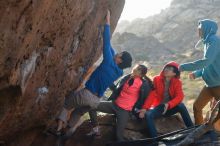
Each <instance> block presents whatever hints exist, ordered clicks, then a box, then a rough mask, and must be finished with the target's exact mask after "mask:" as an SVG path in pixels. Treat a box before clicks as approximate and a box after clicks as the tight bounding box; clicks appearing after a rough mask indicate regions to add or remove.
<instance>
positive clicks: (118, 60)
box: [49, 10, 132, 136]
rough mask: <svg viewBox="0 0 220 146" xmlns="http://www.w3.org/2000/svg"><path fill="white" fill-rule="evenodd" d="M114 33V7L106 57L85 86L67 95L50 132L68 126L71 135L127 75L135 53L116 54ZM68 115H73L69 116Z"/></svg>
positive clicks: (107, 31)
mask: <svg viewBox="0 0 220 146" xmlns="http://www.w3.org/2000/svg"><path fill="white" fill-rule="evenodd" d="M110 36H111V32H110V11H109V10H108V11H107V16H106V24H105V26H104V33H103V61H102V63H101V64H100V65H99V66H98V67H97V69H96V70H95V71H94V72H93V73H92V75H91V76H90V78H89V80H88V81H87V82H86V84H85V88H83V89H81V90H79V91H71V92H70V93H69V94H68V95H67V96H66V98H65V103H64V105H63V110H62V111H61V113H60V115H59V117H58V119H57V128H56V129H55V130H54V129H53V128H51V129H50V130H49V132H51V133H53V134H55V135H58V136H59V135H61V134H62V133H63V132H62V129H64V128H65V129H67V130H66V131H65V134H67V135H69V136H70V135H71V134H73V132H74V131H75V130H76V127H75V126H76V125H77V123H78V121H79V120H80V118H81V116H82V115H84V114H85V113H86V112H88V111H90V110H91V109H96V108H97V106H98V105H99V103H100V97H102V96H103V94H104V92H105V90H106V89H107V88H108V87H109V86H110V85H112V84H113V82H114V81H116V80H117V79H118V78H119V77H121V76H122V75H123V69H125V68H129V67H131V64H132V57H131V55H130V54H129V53H128V52H126V51H124V52H121V53H119V54H115V52H114V50H113V48H112V47H111V43H110ZM68 115H70V118H69V120H68ZM66 125H67V126H66ZM65 134H64V135H65Z"/></svg>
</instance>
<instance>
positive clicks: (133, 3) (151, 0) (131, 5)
mask: <svg viewBox="0 0 220 146" xmlns="http://www.w3.org/2000/svg"><path fill="white" fill-rule="evenodd" d="M171 1H172V0H125V7H124V10H123V12H122V15H121V18H120V21H121V20H129V21H131V20H133V19H135V18H146V17H148V16H151V15H154V14H157V13H160V11H161V10H162V9H165V8H167V7H169V5H170V3H171Z"/></svg>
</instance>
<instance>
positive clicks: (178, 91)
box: [139, 62, 193, 138]
mask: <svg viewBox="0 0 220 146" xmlns="http://www.w3.org/2000/svg"><path fill="white" fill-rule="evenodd" d="M178 67H179V66H178V64H177V63H176V62H169V63H168V64H166V65H165V67H164V69H163V70H162V72H161V73H160V75H158V76H155V77H154V79H153V84H154V90H152V91H151V93H150V95H149V96H148V97H147V98H146V100H145V103H144V105H143V109H141V110H140V113H139V117H140V118H144V117H145V119H146V122H147V127H148V129H149V134H150V136H151V137H152V138H153V137H157V131H156V128H155V124H154V119H155V118H159V117H161V116H171V115H174V114H176V113H180V114H181V116H182V118H183V121H184V123H185V125H186V126H187V127H191V126H193V123H192V120H191V118H190V116H189V113H188V111H187V109H186V107H185V105H184V104H183V103H182V100H183V97H184V94H183V90H182V82H181V81H180V79H179V78H180V72H179V70H178Z"/></svg>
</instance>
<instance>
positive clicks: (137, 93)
mask: <svg viewBox="0 0 220 146" xmlns="http://www.w3.org/2000/svg"><path fill="white" fill-rule="evenodd" d="M146 74H147V67H146V66H144V65H136V66H135V67H134V68H133V70H132V73H131V74H129V75H126V76H124V77H123V78H122V79H121V80H120V81H119V82H118V83H117V84H116V89H115V90H114V91H113V93H112V94H111V96H110V100H112V101H101V102H100V104H99V105H98V107H97V111H99V112H103V113H108V114H114V115H116V139H117V141H124V138H123V133H124V129H125V126H126V124H127V122H128V119H129V115H130V114H131V113H132V111H133V112H134V113H135V112H137V111H138V110H140V109H141V107H142V105H143V104H144V101H145V98H146V97H147V96H148V94H149V93H150V91H151V89H152V87H153V84H152V81H151V80H150V79H149V78H148V77H147V76H146ZM93 118H97V117H96V116H95V117H91V120H93V121H97V119H93ZM97 128H98V126H97V127H95V128H93V129H97ZM94 131H95V130H94ZM97 131H99V130H97Z"/></svg>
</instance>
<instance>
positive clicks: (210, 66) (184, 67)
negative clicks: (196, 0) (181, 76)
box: [180, 19, 220, 125]
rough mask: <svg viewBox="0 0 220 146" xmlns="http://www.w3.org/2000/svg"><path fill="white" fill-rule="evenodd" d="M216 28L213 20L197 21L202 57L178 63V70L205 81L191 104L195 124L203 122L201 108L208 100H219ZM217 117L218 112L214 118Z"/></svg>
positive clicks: (219, 55) (219, 49) (219, 57)
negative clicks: (202, 46)
mask: <svg viewBox="0 0 220 146" xmlns="http://www.w3.org/2000/svg"><path fill="white" fill-rule="evenodd" d="M217 30H218V26H217V23H216V22H215V21H213V20H209V19H205V20H201V21H199V24H198V32H199V37H200V38H201V40H200V41H199V42H201V43H202V44H203V45H204V57H203V59H199V60H197V61H194V62H188V63H185V64H181V65H180V71H193V72H192V73H190V74H189V77H190V79H196V78H199V77H202V78H203V80H204V81H205V86H204V87H203V89H202V91H201V92H200V94H199V96H198V98H197V99H196V101H195V102H194V104H193V111H194V118H195V124H196V125H200V124H203V123H204V122H205V121H204V119H203V113H202V110H203V108H204V107H205V106H206V105H207V104H208V102H209V101H211V100H212V99H213V97H214V99H215V100H220V38H219V37H218V36H216V33H217ZM199 42H198V43H197V44H199ZM196 46H197V45H196ZM219 118H220V112H219V113H218V115H217V118H216V120H217V119H219Z"/></svg>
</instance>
